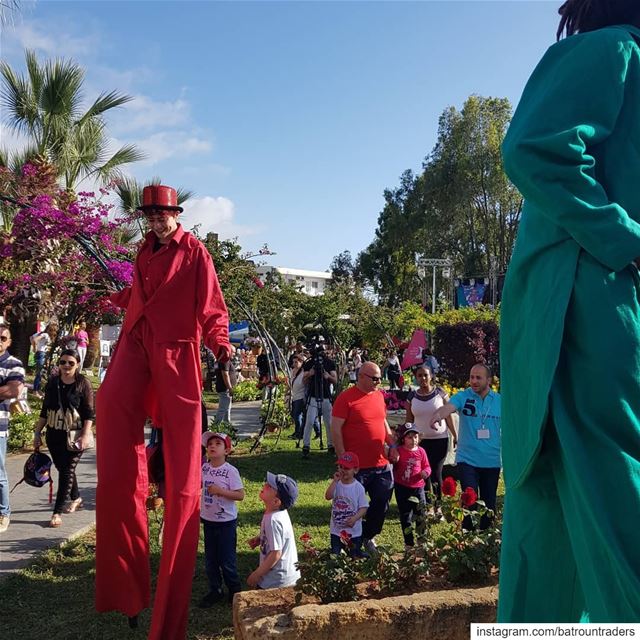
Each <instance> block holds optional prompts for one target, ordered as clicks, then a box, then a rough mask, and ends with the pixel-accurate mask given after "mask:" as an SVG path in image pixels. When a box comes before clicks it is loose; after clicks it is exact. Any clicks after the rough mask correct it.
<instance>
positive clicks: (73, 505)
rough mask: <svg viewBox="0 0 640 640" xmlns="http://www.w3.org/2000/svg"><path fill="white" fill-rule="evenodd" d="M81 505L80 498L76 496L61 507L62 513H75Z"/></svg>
mask: <svg viewBox="0 0 640 640" xmlns="http://www.w3.org/2000/svg"><path fill="white" fill-rule="evenodd" d="M81 507H82V498H76V499H75V500H72V501H71V502H69V503H68V504H67V505H66V506H65V507H64V509H63V511H64V513H75V512H76V511H77V510H78V509H80V508H81Z"/></svg>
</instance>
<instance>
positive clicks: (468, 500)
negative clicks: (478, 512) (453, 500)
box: [460, 487, 478, 507]
mask: <svg viewBox="0 0 640 640" xmlns="http://www.w3.org/2000/svg"><path fill="white" fill-rule="evenodd" d="M460 500H461V501H462V504H463V506H465V507H472V506H473V505H474V504H475V503H476V502H477V500H478V494H477V493H476V492H475V491H474V490H473V489H472V488H471V487H467V488H466V489H465V490H464V491H463V492H462V495H461V496H460Z"/></svg>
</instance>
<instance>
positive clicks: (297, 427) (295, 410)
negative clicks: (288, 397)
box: [291, 398, 306, 440]
mask: <svg viewBox="0 0 640 640" xmlns="http://www.w3.org/2000/svg"><path fill="white" fill-rule="evenodd" d="M305 405H306V400H305V399H304V398H301V399H300V400H294V401H293V402H292V403H291V417H292V418H293V425H294V427H293V429H294V431H293V435H294V436H296V437H297V438H298V440H299V439H300V438H302V431H303V429H304V423H303V422H302V421H303V419H304V408H305Z"/></svg>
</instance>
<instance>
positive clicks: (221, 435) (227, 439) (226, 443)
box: [202, 431, 231, 449]
mask: <svg viewBox="0 0 640 640" xmlns="http://www.w3.org/2000/svg"><path fill="white" fill-rule="evenodd" d="M211 438H218V439H219V440H222V441H223V442H224V448H225V449H231V438H230V437H229V436H228V435H227V434H226V433H219V432H215V431H205V432H204V433H203V434H202V446H203V447H204V448H205V449H206V448H207V443H208V442H209V440H211Z"/></svg>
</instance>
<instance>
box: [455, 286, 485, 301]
mask: <svg viewBox="0 0 640 640" xmlns="http://www.w3.org/2000/svg"><path fill="white" fill-rule="evenodd" d="M485 288H486V285H485V284H484V283H479V282H476V284H474V285H471V284H461V285H459V286H458V291H457V294H458V307H475V306H476V305H479V304H482V299H483V298H484V290H485Z"/></svg>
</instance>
